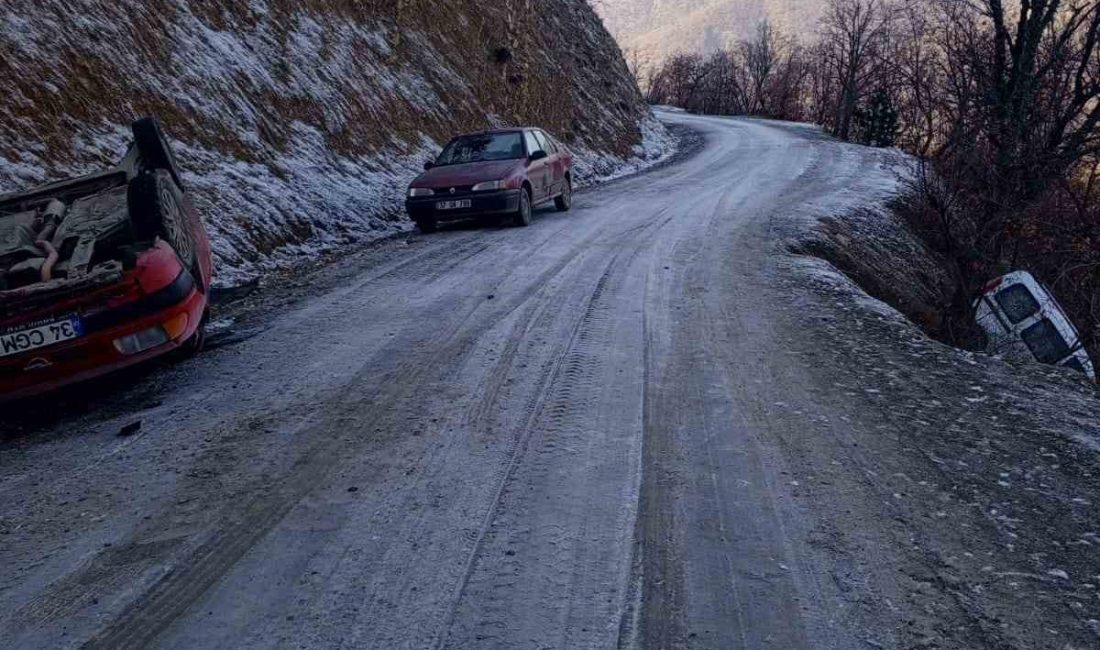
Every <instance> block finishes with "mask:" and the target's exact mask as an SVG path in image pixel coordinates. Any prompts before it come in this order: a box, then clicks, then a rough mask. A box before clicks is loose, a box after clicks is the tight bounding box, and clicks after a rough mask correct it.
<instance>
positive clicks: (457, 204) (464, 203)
mask: <svg viewBox="0 0 1100 650" xmlns="http://www.w3.org/2000/svg"><path fill="white" fill-rule="evenodd" d="M471 205H473V203H471V202H470V199H462V200H460V201H437V202H436V204H435V209H436V210H461V209H462V208H468V207H470V206H471Z"/></svg>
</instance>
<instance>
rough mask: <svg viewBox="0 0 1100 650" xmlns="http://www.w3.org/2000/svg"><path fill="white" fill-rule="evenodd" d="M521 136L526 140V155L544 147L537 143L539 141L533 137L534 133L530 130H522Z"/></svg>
mask: <svg viewBox="0 0 1100 650" xmlns="http://www.w3.org/2000/svg"><path fill="white" fill-rule="evenodd" d="M523 137H524V139H526V140H527V155H528V156H530V155H531V154H533V153H535V152H536V151H544V149H543V148H542V145H541V144H539V141H538V140H536V139H535V135H534V133H532V132H531V131H524V132H523Z"/></svg>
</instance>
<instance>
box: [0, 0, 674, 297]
mask: <svg viewBox="0 0 1100 650" xmlns="http://www.w3.org/2000/svg"><path fill="white" fill-rule="evenodd" d="M0 78H2V79H4V86H5V87H4V88H3V90H2V91H0V193H2V192H4V191H11V190H17V189H23V188H25V187H28V186H31V185H34V184H37V183H39V182H42V181H47V180H53V179H56V178H59V177H65V176H69V175H73V174H79V173H85V172H89V171H93V170H96V169H98V168H100V167H102V166H104V165H109V164H112V163H113V162H114V161H116V160H117V158H118V157H119V156H120V155H121V154H122V152H123V151H124V150H125V147H126V144H127V141H128V132H127V128H126V127H127V125H128V123H129V121H130V120H131V119H132V118H134V117H137V116H141V115H145V114H153V115H157V116H159V117H160V118H161V120H162V121H163V122H164V124H165V126H166V127H167V129H168V131H169V133H170V134H171V135H172V136H173V137H174V138H175V143H174V144H175V147H176V150H177V155H178V157H179V158H180V162H181V164H182V166H183V167H184V168H185V170H186V173H185V176H186V179H185V180H186V181H188V182H189V183H190V184H191V187H192V189H193V190H194V192H195V194H196V196H197V198H198V199H199V204H200V208H201V209H202V211H203V213H204V216H205V217H206V220H207V223H208V227H209V228H210V230H211V231H212V232H211V234H212V237H213V240H214V247H215V255H216V257H217V261H218V265H219V271H220V274H221V280H222V282H223V283H224V282H231V281H233V280H235V279H237V278H240V277H243V276H246V275H249V274H252V273H255V272H256V271H258V270H260V269H262V268H264V267H265V266H266V265H269V264H270V263H271V260H272V257H273V256H274V257H282V258H285V257H286V256H287V255H288V254H290V255H293V254H295V253H308V252H311V251H313V250H316V249H318V248H322V247H332V246H337V245H340V244H341V243H344V242H347V241H354V240H357V239H361V238H363V237H369V236H371V235H372V234H375V233H378V232H385V231H387V230H392V229H393V228H394V227H395V225H394V224H395V223H397V222H398V220H399V219H400V216H401V215H400V206H401V197H402V192H403V190H404V185H405V183H406V182H407V181H408V180H409V179H410V178H411V177H412V176H413V175H415V173H416V171H417V170H418V169H419V168H420V166H421V164H422V163H423V161H424V160H425V159H427V158H428V157H429V156H430V155H431V154H433V153H434V152H435V151H437V150H438V148H439V147H440V146H441V145H442V144H443V143H445V142H446V140H447V139H448V138H449V137H450V136H451V135H453V134H454V133H455V132H459V131H465V130H472V129H478V128H484V127H488V126H498V125H506V124H537V125H541V126H543V127H545V128H547V129H548V130H549V131H551V132H553V133H555V134H556V135H557V136H558V137H559V138H560V139H562V140H564V141H565V142H567V143H569V144H570V145H571V146H572V147H573V148H574V149H575V151H576V152H577V153H578V154H579V156H580V158H581V161H582V162H581V165H580V167H581V168H580V170H579V172H581V173H582V174H584V175H587V176H588V177H590V178H591V177H594V176H600V175H608V174H613V173H615V172H616V170H618V169H620V168H622V167H623V166H624V165H625V166H629V165H632V164H637V161H638V159H639V158H646V157H653V156H655V155H657V152H658V151H659V150H660V149H661V147H662V145H663V142H662V140H663V139H664V138H666V137H667V136H666V135H665V134H664V131H663V129H662V128H661V127H660V125H659V124H657V123H656V122H655V121H654V120H653V118H652V117H651V116H650V114H649V112H648V109H647V108H646V107H645V105H644V104H643V102H642V100H641V98H640V96H639V95H638V92H637V90H636V89H635V87H634V86H633V84H632V82H631V81H630V78H629V75H628V74H627V71H626V66H625V63H624V61H623V59H622V56H621V54H620V52H619V49H618V47H617V45H616V44H615V42H614V41H613V40H612V38H611V37H610V36H609V35H608V34H607V32H606V31H605V30H604V28H603V26H602V24H601V22H600V20H599V19H598V17H597V16H596V15H595V13H594V12H593V11H592V10H591V8H590V7H589V6H588V4H587V3H586V2H585V0H541V1H537V2H536V1H533V0H508V1H506V2H505V1H499V0H449V1H448V2H446V3H441V2H438V1H437V0H359V1H355V0H242V1H240V2H230V3H226V2H222V1H221V0H5V2H3V3H2V4H0Z"/></svg>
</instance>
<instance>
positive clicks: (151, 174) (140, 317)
mask: <svg viewBox="0 0 1100 650" xmlns="http://www.w3.org/2000/svg"><path fill="white" fill-rule="evenodd" d="M132 131H133V136H134V139H133V144H132V145H131V146H130V149H129V151H128V152H127V153H126V156H125V157H124V159H123V160H122V162H121V163H119V165H118V166H117V167H115V168H113V169H110V170H107V171H104V172H101V173H98V174H93V175H90V176H85V177H82V178H75V179H72V180H67V181H62V182H58V183H52V184H49V185H44V186H42V187H38V188H35V189H32V190H30V191H27V192H19V193H14V194H7V195H2V196H0V402H4V401H9V400H11V399H14V398H19V397H24V396H28V395H33V394H37V393H41V392H45V391H48V390H51V389H54V388H57V387H60V386H63V385H66V384H70V383H73V382H77V381H81V380H84V379H89V378H92V377H96V376H99V375H102V374H105V373H108V372H110V371H113V370H117V369H120V368H123V367H126V366H131V365H134V364H137V363H139V362H142V361H145V360H148V359H150V358H152V357H156V356H159V355H163V354H166V353H168V352H172V351H177V350H179V351H181V352H193V351H197V350H198V349H199V348H201V347H202V344H203V339H204V331H205V325H206V318H207V314H208V295H209V289H210V282H211V278H212V274H213V267H212V261H211V255H210V244H209V241H208V239H207V236H206V232H205V230H204V228H203V224H202V220H201V219H200V217H199V214H198V212H197V211H196V210H195V207H194V205H193V204H192V201H191V199H190V197H189V196H188V194H187V191H186V188H185V186H184V183H183V181H182V179H181V178H180V171H179V168H178V167H177V165H176V161H175V158H174V157H173V155H172V151H171V149H170V148H169V146H168V142H167V140H166V138H165V137H164V133H163V131H162V130H161V127H160V125H159V124H158V122H157V121H156V120H155V119H152V118H145V119H141V120H138V121H137V122H134V123H133V125H132Z"/></svg>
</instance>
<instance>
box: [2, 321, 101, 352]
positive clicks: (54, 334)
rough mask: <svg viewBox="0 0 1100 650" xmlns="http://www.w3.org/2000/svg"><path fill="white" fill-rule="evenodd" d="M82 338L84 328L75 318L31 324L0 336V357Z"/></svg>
mask: <svg viewBox="0 0 1100 650" xmlns="http://www.w3.org/2000/svg"><path fill="white" fill-rule="evenodd" d="M81 336H84V327H83V326H82V325H81V323H80V319H79V318H77V317H76V316H68V317H66V318H63V319H61V320H56V321H46V322H40V323H32V324H30V325H27V326H25V327H22V328H20V329H17V330H8V331H6V332H4V333H2V334H0V357H9V356H11V355H13V354H21V353H23V352H27V351H29V350H37V349H38V348H45V347H49V346H51V345H56V344H57V343H61V342H62V341H69V340H72V339H75V338H80V337H81Z"/></svg>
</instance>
